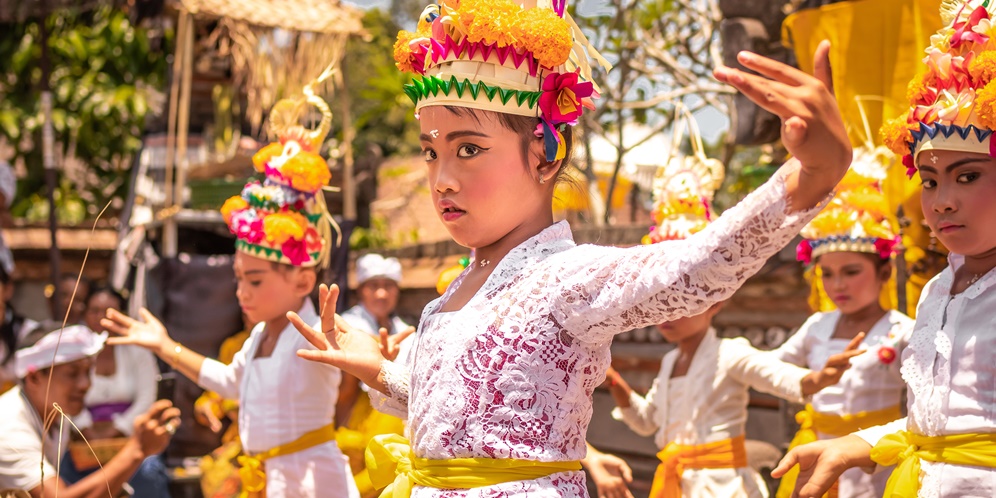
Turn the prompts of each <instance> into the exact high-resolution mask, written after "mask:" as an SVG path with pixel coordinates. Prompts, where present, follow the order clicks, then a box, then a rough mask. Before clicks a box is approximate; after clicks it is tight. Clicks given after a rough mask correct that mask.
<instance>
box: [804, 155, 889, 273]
mask: <svg viewBox="0 0 996 498" xmlns="http://www.w3.org/2000/svg"><path fill="white" fill-rule="evenodd" d="M883 153H884V151H882V150H881V149H877V150H873V149H868V148H867V147H855V149H854V159H853V160H852V162H851V168H850V169H849V170H848V171H847V174H846V175H844V178H843V180H841V181H840V183H839V184H838V185H837V195H836V196H835V197H834V199H833V200H832V201H830V204H828V205H827V206H826V207H825V208H823V211H820V214H818V215H816V217H815V218H813V220H812V221H810V222H809V224H808V225H806V226H805V227H804V228H803V229H802V236H803V241H802V242H801V243H799V246H798V247H797V248H796V256H797V257H798V259H799V261H802V262H803V263H805V264H807V265H808V264H810V263H812V261H813V260H814V259H816V258H818V257H820V256H822V255H823V254H826V253H829V252H864V253H870V254H876V255H878V256H879V257H880V258H882V259H888V258H889V257H890V256H891V255H892V250H893V248H894V247H895V245H896V243H897V242H898V239H897V237H896V232H895V231H894V230H893V228H892V225H891V224H890V223H889V220H888V218H887V215H888V212H889V204H888V202H887V200H886V198H885V195H884V194H883V193H882V187H881V182H882V181H883V180H885V177H886V169H885V166H884V165H883V161H885V160H886V158H883V157H882V154H883Z"/></svg>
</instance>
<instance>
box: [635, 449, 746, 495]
mask: <svg viewBox="0 0 996 498" xmlns="http://www.w3.org/2000/svg"><path fill="white" fill-rule="evenodd" d="M657 458H659V459H660V461H661V464H660V465H658V466H657V472H656V473H654V483H653V485H651V487H650V498H680V497H681V474H682V473H683V472H684V471H685V469H686V468H687V469H735V468H738V467H746V466H747V450H746V449H745V448H744V436H743V435H740V436H737V437H735V438H731V439H724V440H722V441H716V442H713V443H706V444H696V445H683V444H675V443H669V444H668V445H667V446H665V447H664V449H663V450H661V451H660V452H659V453H657Z"/></svg>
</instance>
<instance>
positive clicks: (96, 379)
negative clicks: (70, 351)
mask: <svg viewBox="0 0 996 498" xmlns="http://www.w3.org/2000/svg"><path fill="white" fill-rule="evenodd" d="M158 376H159V365H158V364H157V363H156V357H155V356H154V355H153V354H152V353H151V352H149V351H148V350H146V349H144V348H141V347H138V346H114V374H113V375H108V376H104V375H97V374H95V373H94V374H92V375H90V381H91V384H90V390H89V391H87V393H86V397H85V398H84V402H85V403H86V407H87V408H86V409H84V410H83V412H82V413H80V414H79V415H78V416H76V417H73V421H74V422H75V423H76V425H77V426H78V427H80V428H84V427H90V426H91V425H93V417H92V416H91V413H90V409H91V408H96V407H98V406H100V405H109V404H121V405H122V406H124V405H129V406H128V407H127V408H125V409H123V410H121V411H119V412H117V413H114V414H113V415H111V423H112V424H113V425H114V428H115V429H117V430H118V431H120V432H121V433H122V434H124V435H126V436H130V435H131V433H132V431H133V430H134V423H135V417H137V416H139V415H141V414H143V413H145V412H146V411H148V410H149V408H150V407H151V406H152V403H155V402H156V392H157V385H156V382H157V378H158Z"/></svg>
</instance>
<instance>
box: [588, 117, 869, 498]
mask: <svg viewBox="0 0 996 498" xmlns="http://www.w3.org/2000/svg"><path fill="white" fill-rule="evenodd" d="M688 121H689V125H690V128H691V130H692V131H691V135H692V140H693V143H694V142H696V141H697V140H698V134H697V131H696V127H695V126H694V124H693V123H694V121H693V118H691V117H690V116H689V117H688ZM679 129H680V128H679ZM722 181H723V169H722V164H720V163H719V162H718V161H717V162H711V161H708V160H701V158H695V159H694V160H687V159H686V160H684V161H680V162H678V161H674V162H670V163H669V164H667V165H666V166H664V167H663V168H661V170H660V171H659V172H658V174H657V175H656V177H655V181H654V192H653V194H654V210H653V217H654V222H655V226H654V227H653V228H651V231H650V234H648V235H647V237H645V238H644V243H645V244H653V243H665V242H666V241H674V240H688V239H690V238H691V237H693V235H694V234H695V233H698V232H700V231H702V230H704V229H705V228H706V227H707V226H708V225H709V223H710V222H711V221H712V214H711V213H712V212H713V210H712V206H711V204H712V197H713V193H714V192H715V190H716V189H717V188H718V187H719V186H720V185H721V184H722ZM721 308H722V303H717V304H714V305H712V306H711V307H710V308H709V309H708V310H706V311H705V312H704V313H701V314H698V315H695V316H689V317H684V318H677V319H673V320H669V321H667V322H664V323H661V324H658V325H657V329H658V330H659V331H660V334H661V335H662V336H663V337H664V339H665V340H666V341H668V342H670V343H672V344H675V345H676V346H677V347H676V348H675V349H673V350H671V351H670V352H668V353H667V354H665V355H664V358H663V359H662V360H661V369H660V372H659V373H658V374H657V378H656V379H654V382H653V385H652V386H651V388H650V391H649V392H647V394H646V396H645V397H644V396H640V395H638V394H636V393H635V392H633V390H632V389H630V387H629V385H628V384H626V382H625V381H624V380H623V379H622V377H621V376H620V375H619V374H618V373H617V372H616V371H615V370H613V369H611V368H610V369H609V372H608V375H607V380H608V384H609V392H610V393H611V394H612V397H613V399H615V401H616V405H617V408H616V409H615V410H613V412H612V416H613V417H614V418H615V419H617V420H621V421H623V422H625V423H626V425H628V426H629V427H630V429H632V430H633V431H634V432H636V433H637V434H640V435H641V436H650V435H655V436H654V442H655V443H656V444H657V447H658V448H660V449H661V451H660V453H658V455H657V456H658V458H659V459H660V461H661V463H660V465H659V466H658V467H657V472H656V474H655V475H654V482H653V486H652V487H651V489H650V496H651V498H663V497H674V496H687V497H699V496H723V497H729V498H748V497H749V498H759V497H767V496H768V489H767V486H766V485H765V484H764V481H763V480H762V479H761V476H760V475H759V474H758V473H757V471H755V470H754V469H752V468H750V467H749V466H748V464H747V452H746V447H745V444H744V443H745V436H746V434H745V432H744V425H745V424H746V422H747V403H748V401H749V397H750V396H749V389H750V388H754V389H757V390H759V391H762V392H765V393H769V394H772V395H774V396H778V397H780V398H783V399H787V400H789V401H793V402H797V403H798V402H802V401H803V399H804V398H806V397H808V396H811V395H813V394H814V393H816V392H817V391H819V390H820V389H823V388H825V387H827V386H830V385H832V384H834V383H836V382H837V381H838V380H839V379H840V376H841V375H842V374H843V373H844V371H845V370H846V369H847V368H848V366H849V364H848V362H849V360H850V359H851V358H852V357H854V356H856V355H858V354H860V353H861V352H860V351H855V349H856V343H855V341H852V344H850V345H849V346H848V347H847V348H846V349H844V348H842V351H840V352H839V353H838V354H835V355H832V356H830V357H829V358H828V359H827V360H826V364H825V365H821V366H820V369H821V370H818V371H815V372H814V371H810V370H809V369H807V368H801V367H799V366H796V365H793V364H791V363H785V362H782V361H779V360H778V359H776V358H773V357H772V356H771V355H769V354H767V353H762V352H761V351H758V350H757V349H755V348H754V347H752V346H751V345H750V343H749V342H747V340H746V339H744V338H737V339H721V338H719V337H718V336H717V335H716V330H715V329H713V328H712V320H713V318H714V317H715V316H716V314H717V313H718V312H719V311H720V309H721ZM858 340H860V338H859V339H858Z"/></svg>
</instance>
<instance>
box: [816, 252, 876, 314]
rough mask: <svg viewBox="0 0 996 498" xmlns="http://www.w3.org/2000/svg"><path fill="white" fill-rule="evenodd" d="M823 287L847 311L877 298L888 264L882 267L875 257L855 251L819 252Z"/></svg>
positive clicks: (849, 311)
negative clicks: (877, 263) (876, 265)
mask: <svg viewBox="0 0 996 498" xmlns="http://www.w3.org/2000/svg"><path fill="white" fill-rule="evenodd" d="M819 263H820V272H821V273H822V278H823V290H825V291H826V293H827V296H829V297H830V300H831V301H833V304H835V305H836V306H837V308H838V309H840V312H841V313H843V314H845V315H848V314H851V313H854V312H855V311H858V310H862V309H864V308H866V307H868V306H870V305H872V304H874V303H876V302H878V296H879V293H880V292H881V290H882V285H883V284H885V282H886V281H887V280H888V278H889V275H888V274H887V272H888V271H889V267H888V266H886V267H883V269H881V270H879V269H876V268H875V263H874V262H872V259H871V258H870V257H868V256H866V255H864V254H861V253H856V252H831V253H827V254H824V255H822V256H820V261H819Z"/></svg>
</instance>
